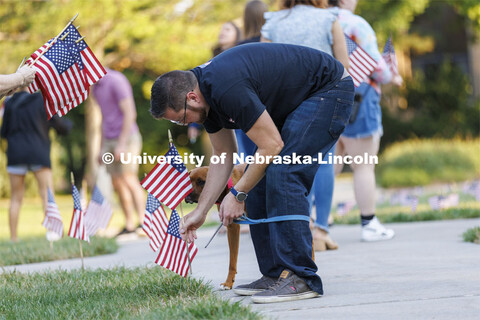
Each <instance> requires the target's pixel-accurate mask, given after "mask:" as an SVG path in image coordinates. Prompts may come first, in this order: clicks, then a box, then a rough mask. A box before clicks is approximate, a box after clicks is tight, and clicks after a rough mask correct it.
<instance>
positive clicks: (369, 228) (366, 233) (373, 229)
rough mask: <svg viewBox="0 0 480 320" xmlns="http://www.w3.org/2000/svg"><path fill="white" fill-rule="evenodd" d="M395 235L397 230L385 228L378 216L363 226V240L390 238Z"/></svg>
mask: <svg viewBox="0 0 480 320" xmlns="http://www.w3.org/2000/svg"><path fill="white" fill-rule="evenodd" d="M393 236H395V231H393V230H392V229H387V228H385V227H384V226H383V225H382V224H381V223H380V221H378V219H377V217H373V219H372V221H370V222H369V223H368V224H367V225H365V226H363V227H362V241H382V240H390V239H392V238H393Z"/></svg>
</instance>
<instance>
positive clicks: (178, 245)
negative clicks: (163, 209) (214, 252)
mask: <svg viewBox="0 0 480 320" xmlns="http://www.w3.org/2000/svg"><path fill="white" fill-rule="evenodd" d="M179 227H180V217H179V216H178V213H177V212H176V211H175V210H173V212H172V215H171V217H170V222H169V224H168V228H167V234H166V236H165V241H164V242H163V246H162V248H161V249H160V253H159V254H158V257H157V260H155V263H156V264H158V265H160V266H162V267H164V268H167V269H168V270H171V271H173V272H175V273H177V274H179V275H181V276H182V277H186V276H187V273H188V269H189V266H188V257H187V246H186V243H185V241H183V240H182V238H181V237H180V233H179V231H178V230H179ZM197 251H198V250H197V247H196V246H195V244H194V243H193V242H192V243H190V244H189V245H188V252H190V261H193V258H195V255H196V254H197Z"/></svg>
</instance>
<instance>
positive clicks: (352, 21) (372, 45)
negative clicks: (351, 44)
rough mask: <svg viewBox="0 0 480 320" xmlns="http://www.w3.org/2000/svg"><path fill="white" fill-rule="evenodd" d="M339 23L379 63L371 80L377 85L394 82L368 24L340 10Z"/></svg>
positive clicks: (360, 18)
mask: <svg viewBox="0 0 480 320" xmlns="http://www.w3.org/2000/svg"><path fill="white" fill-rule="evenodd" d="M335 9H337V8H335ZM338 21H339V22H340V25H341V26H342V29H343V32H345V33H346V34H347V35H348V36H349V37H350V38H352V39H353V41H355V43H356V44H357V45H359V46H360V47H361V48H362V49H363V50H365V51H366V52H367V53H368V54H369V55H370V56H371V57H372V58H373V59H375V61H377V62H378V65H377V68H376V69H375V71H374V72H373V74H372V75H371V78H372V79H373V80H374V81H375V82H376V83H388V82H390V81H391V80H392V73H391V71H390V69H389V68H388V66H387V64H386V62H385V60H383V58H382V55H381V54H380V52H379V51H378V46H377V37H376V35H375V32H374V31H373V29H372V27H371V26H370V25H369V24H368V22H367V21H366V20H365V19H363V18H362V17H360V16H357V15H355V14H353V13H352V12H351V11H348V10H345V9H339V14H338Z"/></svg>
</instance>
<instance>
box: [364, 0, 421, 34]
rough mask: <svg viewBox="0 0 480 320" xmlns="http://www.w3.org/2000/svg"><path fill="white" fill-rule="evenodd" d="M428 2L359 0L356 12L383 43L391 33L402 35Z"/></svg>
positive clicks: (419, 0) (413, 0)
mask: <svg viewBox="0 0 480 320" xmlns="http://www.w3.org/2000/svg"><path fill="white" fill-rule="evenodd" d="M429 4H430V1H429V0H401V1H392V0H376V1H359V2H358V6H357V10H356V11H355V13H356V14H358V15H360V16H362V17H363V18H365V20H367V21H368V22H369V23H370V24H371V26H372V28H373V29H374V30H375V33H376V34H377V39H378V42H379V43H385V42H386V40H387V38H388V37H389V36H390V35H392V36H393V37H394V38H395V39H398V38H399V37H397V35H402V36H404V35H405V34H406V33H407V31H408V29H409V27H410V24H411V23H412V21H413V19H414V18H415V16H417V15H419V14H422V13H423V12H424V11H425V9H426V8H427V7H428V5H429Z"/></svg>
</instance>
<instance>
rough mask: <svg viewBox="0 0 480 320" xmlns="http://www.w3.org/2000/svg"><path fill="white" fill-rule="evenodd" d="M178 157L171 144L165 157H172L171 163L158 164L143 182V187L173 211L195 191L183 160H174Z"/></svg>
mask: <svg viewBox="0 0 480 320" xmlns="http://www.w3.org/2000/svg"><path fill="white" fill-rule="evenodd" d="M177 156H178V157H180V155H179V154H178V151H177V149H176V148H175V146H174V145H173V143H171V144H170V149H169V150H168V152H167V153H166V154H165V157H172V158H170V159H172V161H170V162H171V163H168V162H167V163H159V164H157V165H156V166H155V167H154V168H153V169H152V171H150V173H149V174H148V175H147V176H146V177H145V178H144V179H143V180H142V187H143V188H145V190H147V191H148V192H149V193H151V194H152V195H153V196H154V197H155V198H157V199H158V200H160V202H161V203H163V204H165V205H166V206H167V207H169V208H170V209H172V210H173V209H175V208H176V207H177V206H178V205H179V204H180V202H182V200H183V199H185V197H186V196H188V195H189V194H190V192H192V190H193V189H192V183H191V182H190V177H189V175H188V170H187V168H186V167H185V165H184V164H183V162H182V161H181V158H180V159H178V158H177V159H175V158H173V157H177ZM167 159H168V158H167ZM178 160H180V161H178Z"/></svg>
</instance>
